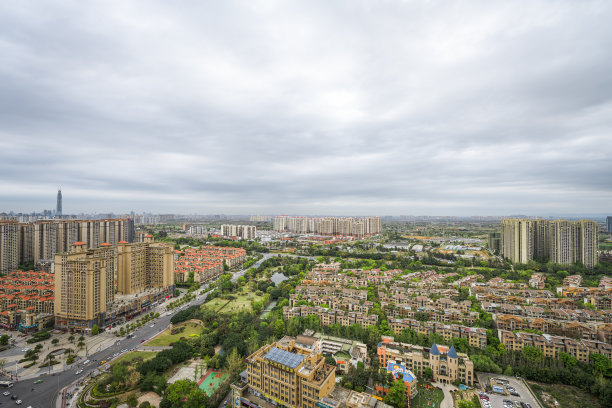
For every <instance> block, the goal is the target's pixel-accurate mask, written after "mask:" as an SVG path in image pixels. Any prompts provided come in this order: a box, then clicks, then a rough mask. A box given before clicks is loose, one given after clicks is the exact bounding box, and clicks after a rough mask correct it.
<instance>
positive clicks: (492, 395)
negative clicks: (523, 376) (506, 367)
mask: <svg viewBox="0 0 612 408" xmlns="http://www.w3.org/2000/svg"><path fill="white" fill-rule="evenodd" d="M489 379H491V382H490V383H489ZM496 379H501V380H504V381H503V382H504V384H501V383H499V382H498V381H496ZM478 381H479V383H480V385H481V386H482V387H486V390H487V391H486V394H487V396H488V397H489V402H490V403H491V406H490V408H510V407H509V405H506V406H504V400H507V401H511V402H512V404H513V407H512V408H529V407H531V408H541V407H540V404H539V403H538V402H537V401H536V400H535V398H534V397H533V395H532V394H531V392H529V390H528V389H527V387H526V386H525V385H524V383H523V382H522V381H521V380H518V379H516V378H514V377H507V376H504V375H498V374H487V373H478ZM489 384H491V385H497V386H500V387H502V389H503V391H504V394H503V395H502V394H499V393H496V392H493V391H492V390H491V388H490V387H489ZM508 386H510V387H511V388H513V389H514V390H515V391H516V393H517V394H519V396H515V395H509V391H508V388H507V387H508ZM482 402H483V401H482V400H481V403H482ZM517 402H518V405H517ZM521 403H523V404H528V405H522V404H521ZM483 407H484V405H483ZM485 408H488V407H485Z"/></svg>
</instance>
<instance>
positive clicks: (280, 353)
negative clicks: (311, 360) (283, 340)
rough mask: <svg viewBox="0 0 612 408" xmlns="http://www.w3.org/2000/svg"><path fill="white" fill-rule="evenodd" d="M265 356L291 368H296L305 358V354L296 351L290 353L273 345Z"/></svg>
mask: <svg viewBox="0 0 612 408" xmlns="http://www.w3.org/2000/svg"><path fill="white" fill-rule="evenodd" d="M264 358H265V359H267V360H270V361H273V362H275V363H279V364H282V365H284V366H286V367H289V368H296V367H297V366H299V365H300V363H301V362H302V360H303V359H304V356H303V355H300V354H296V353H290V352H288V351H285V350H282V349H279V348H278V347H272V348H271V349H270V351H268V353H267V354H266V355H265V356H264Z"/></svg>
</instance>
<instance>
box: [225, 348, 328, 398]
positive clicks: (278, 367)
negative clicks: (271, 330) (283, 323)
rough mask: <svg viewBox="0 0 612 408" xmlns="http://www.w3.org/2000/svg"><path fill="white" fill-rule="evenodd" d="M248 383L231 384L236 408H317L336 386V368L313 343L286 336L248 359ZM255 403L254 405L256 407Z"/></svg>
mask: <svg viewBox="0 0 612 408" xmlns="http://www.w3.org/2000/svg"><path fill="white" fill-rule="evenodd" d="M246 374H247V377H246V384H232V391H233V395H232V397H233V398H232V400H233V406H234V408H240V407H253V406H258V407H261V406H269V405H270V404H273V405H275V406H277V405H280V406H282V407H290V408H315V407H317V406H318V403H319V401H320V400H321V399H322V398H325V397H327V396H329V395H330V394H331V392H332V391H333V390H334V386H335V383H336V381H335V377H336V375H335V367H333V366H331V365H328V364H325V358H324V357H323V355H322V354H321V353H319V352H317V351H316V350H315V349H314V348H313V347H312V344H310V343H309V344H301V343H299V342H298V341H296V339H295V338H293V337H289V336H285V337H283V338H282V339H281V340H279V341H278V342H276V343H273V344H269V345H266V346H263V347H262V348H260V349H259V350H257V351H256V352H255V353H253V354H251V355H250V356H249V357H248V358H247V370H246ZM253 404H255V405H253Z"/></svg>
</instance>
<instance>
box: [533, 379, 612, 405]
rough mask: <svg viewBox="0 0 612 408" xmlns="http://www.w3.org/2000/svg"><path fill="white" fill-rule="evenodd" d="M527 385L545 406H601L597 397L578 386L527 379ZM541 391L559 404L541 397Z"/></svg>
mask: <svg viewBox="0 0 612 408" xmlns="http://www.w3.org/2000/svg"><path fill="white" fill-rule="evenodd" d="M529 386H530V387H531V389H532V390H533V392H534V393H535V395H536V396H537V397H538V398H539V399H540V401H541V402H542V404H543V405H544V407H545V408H583V407H593V408H600V407H601V408H603V407H602V405H601V404H600V403H599V401H598V400H597V398H595V397H593V396H592V395H590V394H588V393H587V392H585V391H583V390H581V389H580V388H576V387H572V386H569V385H561V384H543V383H536V382H533V381H529ZM543 393H546V394H548V395H550V396H552V397H553V398H554V399H555V400H557V402H559V405H555V404H554V402H553V400H552V399H548V398H546V397H543Z"/></svg>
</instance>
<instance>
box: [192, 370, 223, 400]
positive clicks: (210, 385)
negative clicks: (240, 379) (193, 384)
mask: <svg viewBox="0 0 612 408" xmlns="http://www.w3.org/2000/svg"><path fill="white" fill-rule="evenodd" d="M228 377H229V374H225V373H221V372H219V371H212V370H209V371H208V372H207V373H206V375H204V377H202V379H201V380H200V381H199V382H198V386H199V388H200V389H201V390H202V391H204V392H205V393H206V395H208V396H209V397H210V396H211V395H213V394H214V392H215V391H216V390H217V388H219V387H220V386H221V384H223V382H224V381H225V380H227V378H228Z"/></svg>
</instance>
